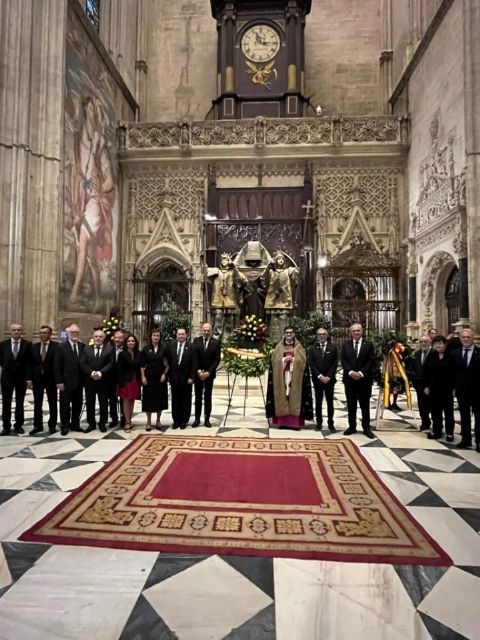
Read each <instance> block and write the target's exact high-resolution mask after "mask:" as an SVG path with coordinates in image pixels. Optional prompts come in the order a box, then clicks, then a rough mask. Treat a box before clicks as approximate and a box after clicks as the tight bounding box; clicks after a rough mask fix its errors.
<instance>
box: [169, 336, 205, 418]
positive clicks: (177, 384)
mask: <svg viewBox="0 0 480 640" xmlns="http://www.w3.org/2000/svg"><path fill="white" fill-rule="evenodd" d="M187 337H188V334H187V331H186V329H183V328H180V329H177V339H176V340H175V342H171V343H170V344H169V345H168V347H167V349H166V351H165V357H166V359H167V362H168V365H169V367H170V368H169V371H168V377H169V380H170V387H171V392H172V419H173V424H172V428H173V429H178V428H180V429H185V428H186V426H187V423H188V421H189V420H190V414H191V412H192V385H193V379H194V377H195V371H196V370H197V369H198V366H197V357H196V350H195V349H194V348H193V345H192V344H191V343H190V342H188V341H187Z"/></svg>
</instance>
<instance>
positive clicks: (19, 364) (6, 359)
mask: <svg viewBox="0 0 480 640" xmlns="http://www.w3.org/2000/svg"><path fill="white" fill-rule="evenodd" d="M31 348H32V343H31V342H30V341H29V340H24V339H23V338H22V339H21V340H20V346H19V349H18V354H17V357H16V358H14V357H13V351H12V341H11V339H10V338H7V340H3V341H2V342H0V367H1V368H2V380H3V381H4V382H7V383H12V384H13V383H14V382H19V381H21V380H25V381H27V379H28V373H29V367H30V354H31Z"/></svg>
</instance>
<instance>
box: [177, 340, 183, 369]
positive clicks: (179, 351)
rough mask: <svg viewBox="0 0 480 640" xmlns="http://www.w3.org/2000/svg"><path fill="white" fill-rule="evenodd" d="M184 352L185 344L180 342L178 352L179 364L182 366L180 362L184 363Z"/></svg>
mask: <svg viewBox="0 0 480 640" xmlns="http://www.w3.org/2000/svg"><path fill="white" fill-rule="evenodd" d="M182 351H183V344H182V343H181V342H179V343H178V350H177V358H178V364H180V362H181V361H182Z"/></svg>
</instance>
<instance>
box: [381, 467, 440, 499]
mask: <svg viewBox="0 0 480 640" xmlns="http://www.w3.org/2000/svg"><path fill="white" fill-rule="evenodd" d="M378 475H379V476H380V478H381V479H382V480H383V482H384V483H385V484H386V485H387V487H388V488H389V489H390V491H391V492H392V493H393V494H394V496H395V497H396V498H397V499H398V500H399V501H400V502H401V503H402V504H404V505H406V504H409V503H410V502H412V500H415V498H418V497H419V496H421V495H422V494H424V493H425V491H428V487H427V486H425V485H424V484H419V483H418V482H411V481H410V480H406V479H404V478H401V477H398V476H395V475H391V474H389V473H385V472H381V473H379V474H378Z"/></svg>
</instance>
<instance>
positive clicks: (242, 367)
mask: <svg viewBox="0 0 480 640" xmlns="http://www.w3.org/2000/svg"><path fill="white" fill-rule="evenodd" d="M272 351H273V345H272V344H271V342H270V340H269V339H268V326H267V325H266V324H265V323H264V322H263V320H262V318H257V316H256V315H255V314H252V315H250V316H245V318H243V320H242V321H241V322H240V324H239V325H238V326H237V327H235V329H234V330H233V331H232V333H231V334H230V336H229V337H228V338H227V340H225V342H224V345H223V364H224V367H225V369H226V370H227V371H228V372H229V373H232V374H234V375H240V376H243V377H244V378H258V377H259V376H261V375H263V374H264V373H265V371H266V370H267V369H268V367H269V365H270V358H271V355H272Z"/></svg>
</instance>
